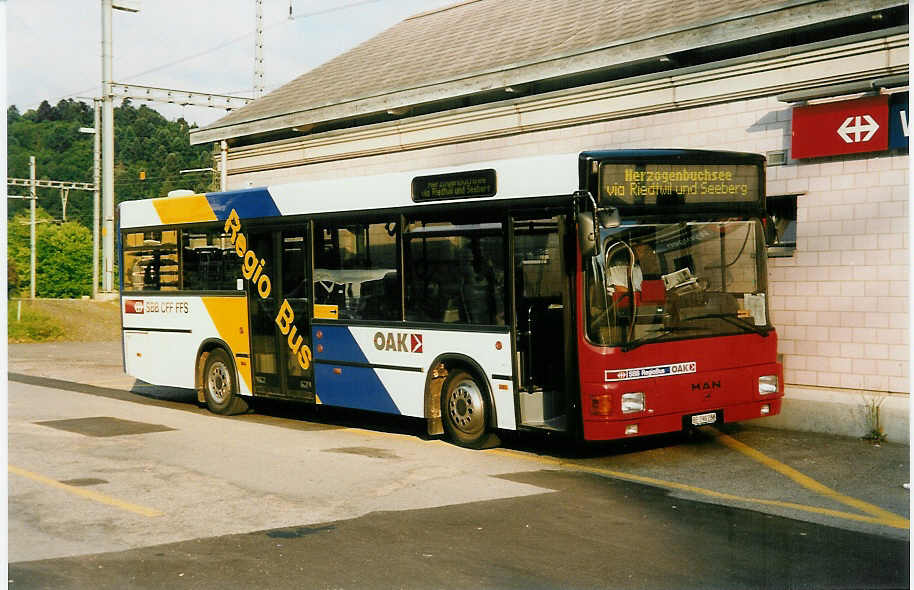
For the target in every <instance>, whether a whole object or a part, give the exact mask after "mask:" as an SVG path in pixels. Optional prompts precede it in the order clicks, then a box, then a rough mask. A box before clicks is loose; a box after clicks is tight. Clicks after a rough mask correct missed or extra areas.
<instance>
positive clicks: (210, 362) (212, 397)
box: [203, 348, 248, 416]
mask: <svg viewBox="0 0 914 590" xmlns="http://www.w3.org/2000/svg"><path fill="white" fill-rule="evenodd" d="M203 397H204V399H206V406H207V407H208V408H209V410H210V411H211V412H212V413H214V414H222V415H224V416H232V415H234V414H242V413H244V412H247V411H248V403H247V401H245V400H244V399H242V398H241V396H239V395H238V385H237V383H235V370H234V368H233V365H232V361H231V360H230V359H229V355H228V354H227V353H226V352H225V351H224V350H222V349H221V348H216V349H213V350H212V351H210V353H209V354H208V355H207V356H206V364H205V365H204V366H203Z"/></svg>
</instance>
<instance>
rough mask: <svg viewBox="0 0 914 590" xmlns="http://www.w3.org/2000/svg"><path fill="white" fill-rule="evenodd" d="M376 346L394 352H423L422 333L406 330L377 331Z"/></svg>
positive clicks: (375, 336)
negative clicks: (410, 332)
mask: <svg viewBox="0 0 914 590" xmlns="http://www.w3.org/2000/svg"><path fill="white" fill-rule="evenodd" d="M374 347H375V348H376V349H378V350H389V351H393V352H416V353H421V352H422V334H408V333H404V332H387V333H384V332H375V335H374Z"/></svg>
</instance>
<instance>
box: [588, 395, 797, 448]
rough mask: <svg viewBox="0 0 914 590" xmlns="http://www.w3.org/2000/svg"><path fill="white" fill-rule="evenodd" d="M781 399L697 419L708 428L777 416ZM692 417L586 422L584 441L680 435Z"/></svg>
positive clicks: (643, 416)
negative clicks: (705, 423)
mask: <svg viewBox="0 0 914 590" xmlns="http://www.w3.org/2000/svg"><path fill="white" fill-rule="evenodd" d="M781 399H782V397H781V396H779V397H775V398H771V399H765V400H754V401H751V402H748V403H744V404H734V405H729V406H726V407H724V408H720V409H717V410H716V411H707V412H702V413H701V414H699V415H696V416H704V417H705V418H704V419H699V420H698V421H699V422H707V423H708V424H709V425H714V424H720V423H721V422H741V421H743V420H752V419H754V418H764V417H766V416H775V415H777V414H779V413H780V411H781ZM712 413H713V414H716V416H715V419H714V421H713V422H708V420H710V417H709V416H708V415H709V414H712ZM692 416H693V414H683V413H675V414H664V415H661V416H653V415H649V414H639V415H638V416H633V417H631V418H622V419H608V420H607V419H603V420H592V419H585V420H584V424H583V433H584V440H613V439H619V438H630V437H635V436H647V435H652V434H664V433H667V432H679V431H681V430H683V429H684V428H687V427H688V426H689V425H690V424H691V423H692V421H691V418H692Z"/></svg>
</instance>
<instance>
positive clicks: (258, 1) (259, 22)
mask: <svg viewBox="0 0 914 590" xmlns="http://www.w3.org/2000/svg"><path fill="white" fill-rule="evenodd" d="M254 5H255V17H254V19H255V25H256V31H257V34H256V35H255V37H254V98H260V97H261V96H263V0H254Z"/></svg>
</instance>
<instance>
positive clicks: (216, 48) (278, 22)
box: [25, 0, 382, 110]
mask: <svg viewBox="0 0 914 590" xmlns="http://www.w3.org/2000/svg"><path fill="white" fill-rule="evenodd" d="M381 1H382V0H357V1H356V2H350V3H348V4H341V5H339V6H334V7H332V8H324V9H321V10H313V11H310V12H300V13H298V14H293V15H290V16H286V17H283V18H282V19H277V20H275V21H273V22H272V23H270V24H268V25H265V26H264V28H263V29H264V30H268V29H272V28H275V27H277V26H279V25H282V24H288V23H289V22H290V21H292V20H294V19H297V18H308V17H312V16H320V15H323V14H329V13H333V12H339V11H341V10H347V9H349V8H355V7H358V6H363V5H365V4H373V3H377V2H381ZM254 34H255V33H254V32H253V31H252V32H249V33H245V34H243V35H239V36H237V37H233V38H231V39H228V40H226V41H222V42H221V43H219V44H217V45H214V46H212V47H210V48H209V49H204V50H203V51H198V52H196V53H193V54H191V55H188V56H185V57H182V58H180V59H176V60H172V61H170V62H167V63H164V64H160V65H158V66H154V67H152V68H149V69H148V70H144V71H142V72H138V73H136V74H131V75H129V76H126V77H119V78H120V80H122V81H124V82H126V81H129V80H135V79H137V78H139V77H141V76H145V75H147V74H152V73H155V72H160V71H162V70H165V69H168V68H171V67H174V66H176V65H180V64H183V63H186V62H188V61H192V60H194V59H197V58H199V57H203V56H204V55H209V54H210V53H214V52H216V51H219V50H221V49H224V48H226V47H228V46H230V45H233V44H235V43H240V42H241V41H245V40H247V39H250V38H251V37H253V36H254ZM277 86H280V85H276V86H272V87H271V88H276V87H277ZM97 89H98V86H97V85H95V86H92V87H90V88H86V89H83V90H79V91H77V92H70V93H67V94H64V95H62V96H58V97H57V98H54V99H51V100H50V101H48V102H49V103H55V104H56V103H57V102H59V101H61V100H63V99H65V98H81V97H80V95H83V94H86V93H89V92H93V91H95V90H97ZM244 90H245V91H250V88H246V89H244ZM232 93H234V92H232ZM230 94H231V93H230ZM37 106H38V105H34V104H33V105H30V106H27V107H25V109H26V110H30V109H33V108H37Z"/></svg>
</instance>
